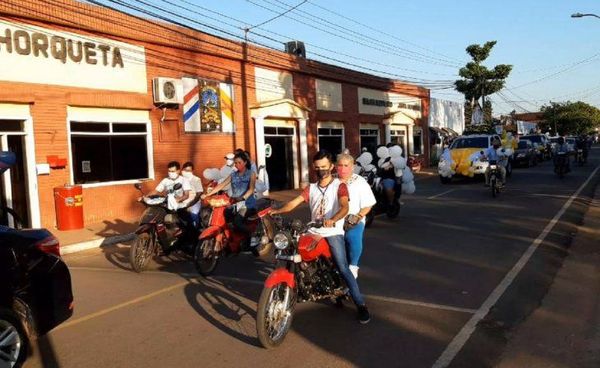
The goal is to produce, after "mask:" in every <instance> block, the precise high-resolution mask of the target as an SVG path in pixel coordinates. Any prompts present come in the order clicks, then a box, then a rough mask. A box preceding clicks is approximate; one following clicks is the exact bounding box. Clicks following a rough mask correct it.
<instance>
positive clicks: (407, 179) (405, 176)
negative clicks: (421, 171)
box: [402, 167, 415, 184]
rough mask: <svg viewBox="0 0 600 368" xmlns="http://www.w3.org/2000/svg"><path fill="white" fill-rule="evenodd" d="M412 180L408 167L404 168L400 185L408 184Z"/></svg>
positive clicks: (413, 178)
mask: <svg viewBox="0 0 600 368" xmlns="http://www.w3.org/2000/svg"><path fill="white" fill-rule="evenodd" d="M413 180H415V176H414V175H413V172H412V170H411V169H410V167H405V168H404V171H403V175H402V183H403V184H404V183H410V182H411V181H413Z"/></svg>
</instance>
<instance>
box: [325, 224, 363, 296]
mask: <svg viewBox="0 0 600 368" xmlns="http://www.w3.org/2000/svg"><path fill="white" fill-rule="evenodd" d="M327 241H328V242H329V249H331V255H332V256H333V260H334V261H335V264H336V265H337V268H338V270H339V271H340V273H341V274H342V277H343V278H344V280H345V281H346V285H348V288H349V289H350V295H351V296H352V299H353V300H354V304H356V305H365V300H364V299H363V297H362V295H361V294H360V290H359V289H358V283H357V282H356V279H355V278H354V275H352V272H351V271H350V268H348V258H347V256H346V244H345V242H344V236H343V235H335V236H329V237H327Z"/></svg>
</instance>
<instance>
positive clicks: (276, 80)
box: [254, 68, 294, 102]
mask: <svg viewBox="0 0 600 368" xmlns="http://www.w3.org/2000/svg"><path fill="white" fill-rule="evenodd" d="M254 78H255V83H256V100H257V101H258V102H265V101H274V100H280V99H282V98H289V99H290V100H293V99H294V92H293V89H292V86H293V79H292V74H291V73H288V72H279V71H276V70H270V69H264V68H254Z"/></svg>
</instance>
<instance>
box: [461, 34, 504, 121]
mask: <svg viewBox="0 0 600 368" xmlns="http://www.w3.org/2000/svg"><path fill="white" fill-rule="evenodd" d="M495 45H496V41H489V42H486V43H485V44H484V45H483V46H480V45H477V44H474V45H470V46H468V47H467V49H466V51H467V53H468V54H469V55H470V56H471V59H472V61H470V62H468V63H467V65H465V66H464V67H462V68H460V70H459V71H458V75H459V76H461V77H462V79H459V80H457V81H455V82H454V86H455V89H456V90H457V91H458V92H460V93H462V94H464V95H465V99H466V100H467V101H471V100H472V99H473V100H479V99H480V98H481V97H483V96H488V95H491V94H493V93H496V92H498V91H500V90H501V89H502V88H504V84H505V80H506V78H508V75H509V74H510V72H511V70H512V65H507V64H500V65H496V66H495V67H494V68H493V69H488V68H487V67H485V66H483V65H481V63H483V62H484V61H485V60H486V59H487V58H488V57H489V56H490V52H491V51H492V48H494V46H495ZM484 111H485V109H484Z"/></svg>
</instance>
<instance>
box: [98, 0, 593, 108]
mask: <svg viewBox="0 0 600 368" xmlns="http://www.w3.org/2000/svg"><path fill="white" fill-rule="evenodd" d="M98 1H99V2H103V3H106V4H110V5H112V6H114V1H112V2H111V1H110V0H98ZM122 1H124V2H126V3H129V4H135V5H137V6H144V7H145V8H146V9H151V10H152V11H153V12H157V13H158V12H159V11H158V10H157V8H158V9H161V10H160V12H162V13H161V14H162V15H165V16H167V17H168V18H173V19H176V20H177V21H179V22H182V23H187V24H189V25H191V26H193V27H195V28H198V29H200V30H204V31H207V32H209V33H213V34H218V35H220V36H224V37H227V38H233V39H235V37H243V35H244V32H243V30H242V29H243V28H251V30H250V31H249V34H248V37H249V39H250V41H254V42H257V43H260V44H263V45H267V46H270V47H274V48H277V49H280V50H283V42H285V41H289V40H300V41H304V42H305V43H306V49H307V57H308V58H310V59H317V60H321V61H325V62H328V63H332V64H338V65H342V66H345V67H348V68H351V69H357V70H362V71H365V72H368V73H372V74H378V75H383V76H387V77H391V78H395V79H402V80H409V81H414V82H417V83H419V84H422V85H424V86H426V87H430V88H431V90H432V93H431V94H432V97H436V98H442V99H447V100H452V101H462V100H463V97H462V95H460V94H458V93H457V92H455V91H453V89H452V88H451V84H452V82H453V81H454V80H455V79H456V78H458V74H457V73H458V70H459V68H460V67H461V66H464V64H465V63H466V62H468V61H469V57H468V55H467V54H466V52H465V48H466V47H467V46H468V45H470V44H474V43H477V44H483V43H485V42H487V41H491V40H495V41H497V44H496V46H495V47H494V49H493V50H492V53H491V55H490V57H489V58H488V60H486V61H485V62H484V65H486V66H488V67H493V66H494V65H497V64H511V65H513V70H512V72H511V75H510V76H509V78H508V80H507V84H506V88H505V89H504V90H503V91H501V92H500V93H499V94H494V95H492V96H490V98H491V100H492V102H493V108H494V115H499V114H505V113H508V112H510V111H512V110H516V111H517V112H532V111H539V109H540V106H542V105H543V104H547V103H548V102H549V101H556V102H561V101H567V100H571V101H578V100H581V101H584V102H587V103H590V104H592V105H594V106H597V107H600V68H599V66H600V19H599V18H595V17H585V18H571V14H573V13H577V12H580V13H596V14H598V15H600V2H598V1H593V0H570V1H567V0H563V1H560V0H544V1H540V0H537V1H533V0H520V1H517V0H503V1H486V0H478V1H472V0H458V1H447V0H429V1H404V0H396V1H389V0H388V1H383V0H370V1H364V0H363V1H358V0H227V1H204V0H139V1H138V0H122ZM298 4H300V5H299V6H298V7H297V8H295V9H293V10H292V8H293V7H295V6H296V5H298ZM152 6H155V7H156V8H153V7H152ZM282 13H285V14H283V15H281V14H282ZM278 15H280V16H279V17H277V16H278ZM182 17H185V18H182ZM274 17H277V18H275V19H272V18H274ZM265 22H266V23H265ZM262 23H264V24H262ZM261 24H262V25H261ZM206 25H210V26H214V27H217V28H219V29H222V30H224V31H225V32H226V33H219V32H217V31H215V30H214V29H208V28H206ZM256 26H258V27H256ZM238 40H239V39H238Z"/></svg>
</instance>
